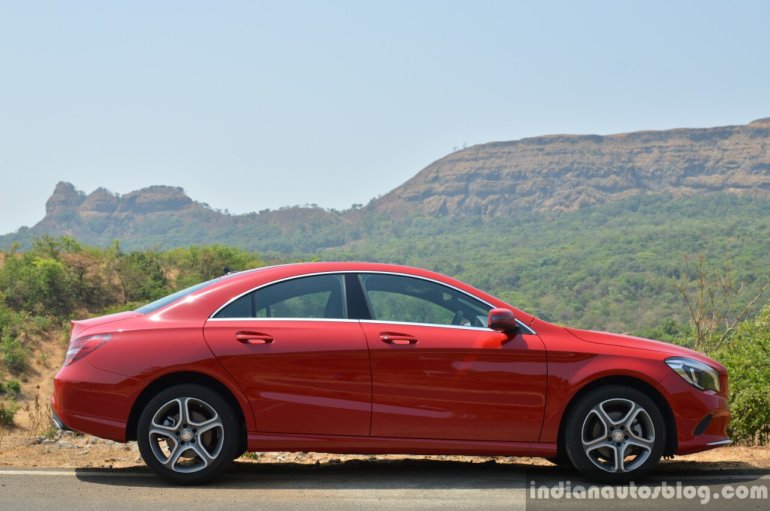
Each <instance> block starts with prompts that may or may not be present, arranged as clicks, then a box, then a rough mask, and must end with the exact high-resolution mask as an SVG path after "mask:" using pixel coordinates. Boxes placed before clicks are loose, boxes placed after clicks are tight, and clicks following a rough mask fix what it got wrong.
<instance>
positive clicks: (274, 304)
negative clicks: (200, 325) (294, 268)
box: [216, 275, 346, 319]
mask: <svg viewBox="0 0 770 511" xmlns="http://www.w3.org/2000/svg"><path fill="white" fill-rule="evenodd" d="M344 289H345V288H344V285H343V281H342V276H340V275H314V276H310V277H300V278H296V279H292V280H286V281H284V282H279V283H277V284H272V285H269V286H266V287H263V288H261V289H257V290H256V291H254V292H252V293H249V294H247V295H244V296H242V297H241V298H239V299H237V300H235V301H234V302H233V303H231V304H230V305H228V306H227V307H225V308H224V309H222V310H221V311H219V313H218V314H217V315H216V317H218V318H243V317H257V318H327V319H343V318H345V317H346V316H345V293H344ZM247 312H248V314H247V315H244V314H246V313H247Z"/></svg>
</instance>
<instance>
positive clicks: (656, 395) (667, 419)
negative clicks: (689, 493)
mask: <svg viewBox="0 0 770 511" xmlns="http://www.w3.org/2000/svg"><path fill="white" fill-rule="evenodd" d="M607 385H623V386H626V387H631V388H634V389H636V390H638V391H640V392H642V393H644V394H645V395H646V396H647V397H649V398H650V399H652V401H653V402H654V403H655V404H656V405H657V406H658V409H659V410H660V413H661V414H662V415H663V421H664V423H665V425H666V445H665V447H664V449H663V455H664V456H673V454H674V453H675V452H676V450H677V447H678V441H677V438H678V436H677V428H676V420H675V418H674V412H673V411H672V410H671V406H670V405H669V403H668V401H667V400H666V398H665V397H664V396H663V394H661V393H660V391H658V389H656V388H655V387H653V386H652V385H650V384H649V383H647V382H646V381H644V380H641V379H639V378H635V377H633V376H625V375H613V376H603V377H601V378H597V379H595V380H592V381H590V382H588V383H587V384H585V385H584V386H583V387H581V388H580V390H578V391H577V392H576V393H575V394H574V395H573V396H572V398H571V399H570V400H569V403H568V404H567V406H566V408H565V409H564V413H563V414H562V416H561V420H560V421H559V434H558V437H557V444H556V445H557V451H558V455H559V456H561V455H565V456H566V452H565V451H564V433H565V425H566V422H567V418H568V417H569V415H570V413H571V412H572V409H573V408H574V407H575V404H576V403H577V402H578V401H580V399H581V398H582V397H583V396H585V395H586V394H588V393H589V392H591V391H593V390H595V389H597V388H600V387H603V386H607Z"/></svg>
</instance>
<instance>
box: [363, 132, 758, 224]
mask: <svg viewBox="0 0 770 511" xmlns="http://www.w3.org/2000/svg"><path fill="white" fill-rule="evenodd" d="M714 191H727V192H731V193H736V194H739V195H749V196H755V197H757V196H758V197H765V198H767V197H768V196H770V118H765V119H760V120H757V121H754V122H752V123H750V124H747V125H745V126H725V127H718V128H705V129H674V130H668V131H640V132H635V133H625V134H620V135H609V136H598V135H550V136H543V137H536V138H526V139H523V140H516V141H513V142H493V143H489V144H482V145H477V146H474V147H470V148H468V149H465V150H462V151H457V152H455V153H452V154H450V155H448V156H445V157H444V158H441V159H440V160H438V161H436V162H434V163H432V164H430V165H428V166H427V167H426V168H425V169H423V170H422V171H420V172H419V173H418V174H417V175H416V176H414V177H413V178H412V179H410V180H409V181H407V182H406V183H404V184H403V185H402V186H400V187H398V188H396V189H395V190H393V191H392V192H390V193H388V194H387V195H385V196H383V197H381V198H379V199H377V200H375V201H374V203H372V204H370V205H369V207H370V209H372V210H375V211H379V212H383V213H390V214H396V215H400V214H402V213H403V212H405V211H408V212H409V214H412V215H414V214H424V215H442V216H443V215H449V216H462V215H481V216H485V217H509V216H512V215H516V214H517V213H518V212H520V211H522V210H527V211H529V210H534V211H548V210H567V211H571V210H576V209H578V208H581V207H585V206H588V205H594V204H600V203H604V202H610V201H616V200H622V199H625V198H627V197H631V196H634V195H639V194H643V193H656V194H668V195H671V196H673V197H681V196H693V195H697V194H702V193H707V192H714Z"/></svg>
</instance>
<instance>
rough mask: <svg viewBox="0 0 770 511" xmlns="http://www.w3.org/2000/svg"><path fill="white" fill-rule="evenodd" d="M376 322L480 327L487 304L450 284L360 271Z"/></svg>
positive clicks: (484, 318) (487, 307)
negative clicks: (448, 285) (445, 284)
mask: <svg viewBox="0 0 770 511" xmlns="http://www.w3.org/2000/svg"><path fill="white" fill-rule="evenodd" d="M360 278H361V285H362V287H363V289H364V293H365V294H366V298H367V300H368V302H369V307H370V308H371V310H372V316H373V319H375V320H378V321H401V322H405V323H427V324H434V325H459V326H474V327H484V326H486V322H487V314H488V313H489V310H490V309H491V307H489V306H488V305H486V304H484V303H482V302H480V301H478V300H476V299H475V298H472V297H470V296H468V295H466V294H465V293H461V292H460V291H456V290H454V289H452V288H451V287H447V286H444V285H442V284H438V283H436V282H431V281H428V280H423V279H418V278H414V277H405V276H401V275H387V274H375V273H371V274H362V275H361V276H360Z"/></svg>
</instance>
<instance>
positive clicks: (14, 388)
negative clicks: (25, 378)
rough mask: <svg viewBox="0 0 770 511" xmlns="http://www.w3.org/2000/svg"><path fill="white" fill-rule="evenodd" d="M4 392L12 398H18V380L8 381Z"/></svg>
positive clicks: (19, 385) (19, 389) (19, 388)
mask: <svg viewBox="0 0 770 511" xmlns="http://www.w3.org/2000/svg"><path fill="white" fill-rule="evenodd" d="M5 392H6V393H8V394H11V395H12V396H14V397H18V395H19V394H21V384H20V383H19V381H18V380H9V381H8V382H7V383H6V384H5Z"/></svg>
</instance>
